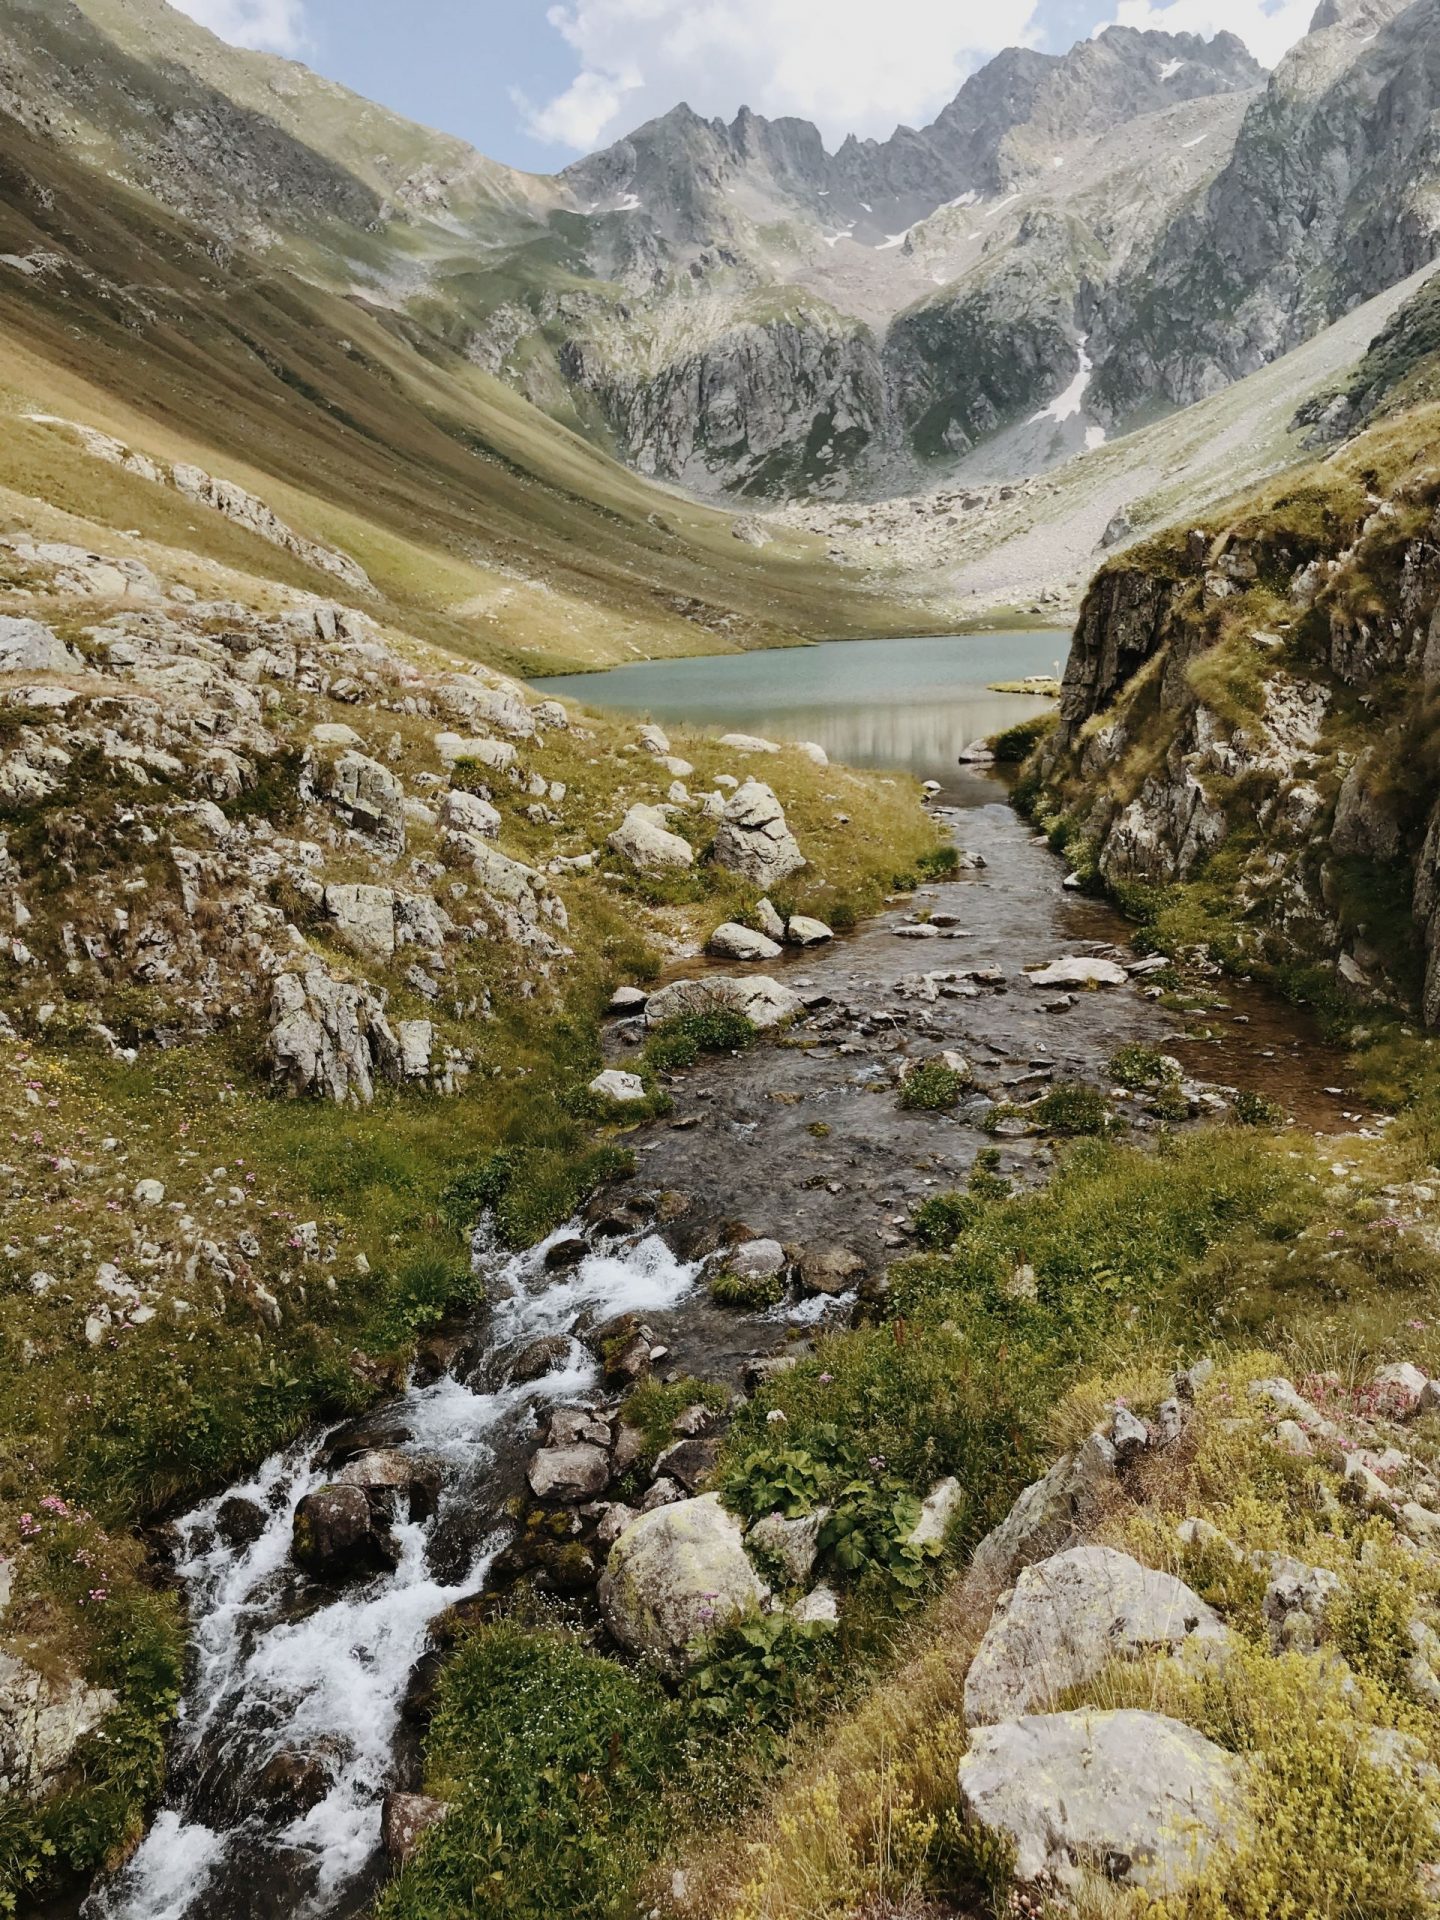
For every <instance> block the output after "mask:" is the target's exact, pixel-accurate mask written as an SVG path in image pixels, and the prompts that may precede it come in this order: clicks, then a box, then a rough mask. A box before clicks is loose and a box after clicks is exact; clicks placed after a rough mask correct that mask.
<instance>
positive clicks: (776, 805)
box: [714, 780, 805, 889]
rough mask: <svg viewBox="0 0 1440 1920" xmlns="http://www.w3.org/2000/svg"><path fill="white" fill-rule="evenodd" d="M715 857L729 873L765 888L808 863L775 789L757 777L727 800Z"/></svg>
mask: <svg viewBox="0 0 1440 1920" xmlns="http://www.w3.org/2000/svg"><path fill="white" fill-rule="evenodd" d="M714 857H715V862H716V864H717V865H718V866H721V867H724V868H725V870H726V871H727V872H728V873H736V874H739V876H740V877H741V879H742V880H748V881H749V882H750V883H751V884H752V885H753V886H757V887H764V888H766V889H768V888H770V887H774V886H778V885H779V883H780V882H781V881H782V880H786V879H788V878H789V877H790V875H791V874H792V873H798V872H799V871H800V869H801V868H802V867H803V866H804V865H805V856H804V854H803V853H801V851H800V848H799V845H798V844H797V842H796V840H795V837H794V835H793V834H792V833H791V831H790V829H789V827H788V826H787V824H786V821H785V810H784V808H783V807H782V806H781V804H780V802H779V800H778V799H777V798H776V797H775V794H774V792H773V790H772V789H771V788H769V787H767V786H765V785H764V784H763V783H762V782H761V781H758V780H747V781H746V782H745V784H744V786H742V787H740V788H738V789H737V790H736V792H735V793H734V794H733V795H732V796H731V798H730V800H729V801H728V802H727V804H726V807H725V817H724V819H723V820H722V821H721V823H720V831H719V832H718V833H717V834H716V836H715V854H714Z"/></svg>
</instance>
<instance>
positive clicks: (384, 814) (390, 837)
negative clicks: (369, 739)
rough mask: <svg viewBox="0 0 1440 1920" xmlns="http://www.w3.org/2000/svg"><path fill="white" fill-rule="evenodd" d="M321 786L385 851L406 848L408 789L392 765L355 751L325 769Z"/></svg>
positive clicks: (360, 830)
mask: <svg viewBox="0 0 1440 1920" xmlns="http://www.w3.org/2000/svg"><path fill="white" fill-rule="evenodd" d="M317 785H318V786H319V788H320V790H321V791H322V792H323V793H324V794H325V796H326V798H327V799H328V800H329V801H330V803H331V805H332V806H333V807H334V808H335V809H336V811H337V812H338V813H340V814H342V815H343V816H344V817H345V819H347V820H348V821H349V822H350V824H351V826H353V827H354V828H355V829H356V831H357V832H358V833H363V834H365V835H366V836H367V837H368V838H370V839H371V840H373V841H374V842H375V844H376V846H377V847H378V848H379V849H380V850H381V851H382V852H384V853H390V854H397V853H403V852H404V851H405V789H404V788H403V787H402V786H401V784H400V782H399V781H398V780H397V779H396V777H395V775H394V774H393V773H391V771H390V769H389V768H388V767H382V766H381V765H380V762H379V761H378V760H372V759H370V758H369V756H368V755H366V754H363V753H356V752H354V751H353V750H352V751H349V752H346V753H342V754H341V755H340V758H339V759H338V760H337V761H336V762H335V764H334V765H333V766H330V767H326V768H323V769H322V771H321V775H320V778H319V780H318V781H317Z"/></svg>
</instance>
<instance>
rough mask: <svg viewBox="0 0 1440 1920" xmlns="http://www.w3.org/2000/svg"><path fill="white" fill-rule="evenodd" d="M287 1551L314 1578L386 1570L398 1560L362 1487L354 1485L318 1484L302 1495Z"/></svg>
mask: <svg viewBox="0 0 1440 1920" xmlns="http://www.w3.org/2000/svg"><path fill="white" fill-rule="evenodd" d="M292 1551H293V1553H294V1556H295V1561H296V1564H297V1565H298V1566H300V1567H303V1568H304V1570H305V1572H306V1573H308V1574H311V1575H312V1576H313V1577H314V1578H315V1579H317V1580H344V1579H349V1578H351V1577H352V1576H354V1575H356V1574H363V1573H380V1572H386V1571H389V1570H390V1569H392V1568H393V1567H394V1566H395V1565H396V1564H397V1562H398V1560H399V1554H398V1552H397V1550H396V1547H395V1543H394V1541H393V1540H392V1539H391V1538H390V1537H389V1534H388V1532H386V1531H385V1530H383V1529H382V1528H381V1527H380V1526H379V1525H378V1523H377V1521H376V1519H375V1515H374V1512H373V1511H372V1509H371V1505H370V1502H369V1500H368V1499H367V1498H366V1494H365V1489H364V1488H363V1487H356V1486H344V1487H342V1486H331V1487H321V1488H320V1489H319V1491H318V1492H316V1493H307V1494H306V1495H305V1497H304V1499H303V1500H302V1501H301V1502H300V1504H299V1505H298V1506H297V1507H296V1509H295V1520H294V1532H293V1537H292Z"/></svg>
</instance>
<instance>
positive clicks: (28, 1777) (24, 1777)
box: [0, 1652, 118, 1799]
mask: <svg viewBox="0 0 1440 1920" xmlns="http://www.w3.org/2000/svg"><path fill="white" fill-rule="evenodd" d="M117 1704H118V1702H117V1700H116V1697H115V1695H114V1694H113V1693H111V1692H110V1691H109V1690H108V1689H107V1688H104V1687H89V1686H86V1685H85V1683H84V1682H83V1681H82V1680H80V1679H78V1678H74V1677H68V1678H67V1677H64V1676H51V1675H46V1674H42V1673H39V1672H37V1671H36V1669H35V1668H34V1667H31V1666H29V1665H27V1663H26V1662H25V1661H23V1660H17V1659H15V1658H14V1657H13V1656H12V1655H10V1654H8V1653H4V1652H0V1794H12V1793H13V1794H16V1795H22V1796H25V1797H27V1798H32V1799H33V1798H38V1797H39V1796H40V1795H41V1794H42V1793H43V1792H44V1791H45V1789H46V1787H47V1785H48V1784H49V1783H50V1781H51V1780H52V1779H54V1777H55V1776H56V1775H57V1774H59V1773H61V1772H63V1771H64V1769H65V1767H66V1766H67V1765H68V1764H69V1762H70V1759H71V1757H72V1756H73V1754H74V1752H75V1749H76V1748H77V1747H78V1746H79V1744H80V1742H81V1741H82V1740H83V1739H84V1738H85V1737H86V1735H87V1734H91V1733H94V1732H95V1731H96V1730H97V1729H98V1728H99V1727H100V1726H101V1725H102V1724H103V1722H104V1720H105V1718H106V1716H107V1714H110V1713H112V1712H113V1711H114V1709H115V1707H116V1705H117Z"/></svg>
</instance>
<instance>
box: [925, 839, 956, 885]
mask: <svg viewBox="0 0 1440 1920" xmlns="http://www.w3.org/2000/svg"><path fill="white" fill-rule="evenodd" d="M915 866H916V869H917V870H918V872H919V873H920V874H921V875H922V877H923V878H924V879H926V880H951V879H953V878H954V877H955V875H956V874H957V873H958V872H959V871H960V849H959V848H958V847H956V846H953V845H951V843H950V842H949V841H948V840H947V841H946V843H945V845H944V846H941V847H931V848H930V850H929V852H928V853H922V854H921V856H920V858H919V859H918V860H917V861H916V862H915Z"/></svg>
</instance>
